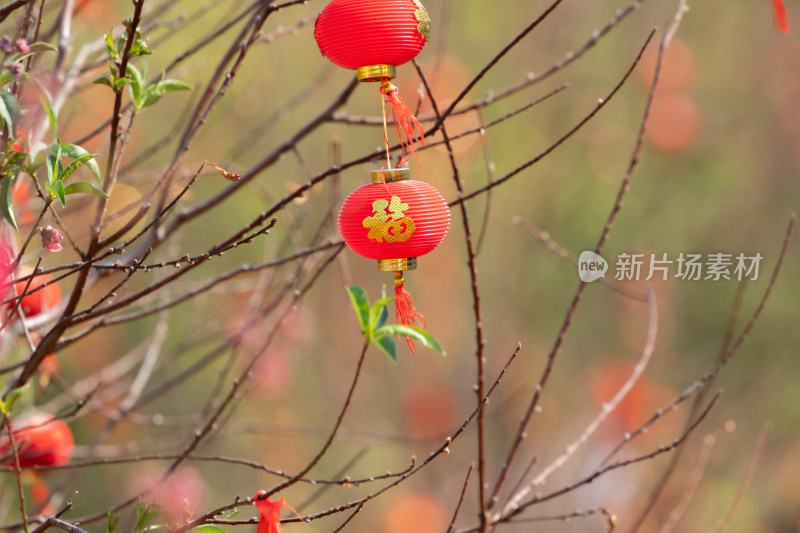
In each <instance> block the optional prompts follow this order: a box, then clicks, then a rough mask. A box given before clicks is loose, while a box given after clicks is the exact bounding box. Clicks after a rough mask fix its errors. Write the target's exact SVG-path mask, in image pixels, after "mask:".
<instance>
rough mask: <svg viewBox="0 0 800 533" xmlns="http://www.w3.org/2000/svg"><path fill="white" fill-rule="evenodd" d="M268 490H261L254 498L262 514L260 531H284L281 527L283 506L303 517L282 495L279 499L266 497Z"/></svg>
mask: <svg viewBox="0 0 800 533" xmlns="http://www.w3.org/2000/svg"><path fill="white" fill-rule="evenodd" d="M266 494H267V493H266V491H263V490H260V491H258V492H257V493H256V495H255V498H253V503H254V504H255V506H256V509H258V512H259V513H260V514H261V516H260V517H259V519H258V530H257V531H258V533H283V528H282V527H281V508H283V507H286V508H287V509H290V510H291V511H292V512H293V513H294V514H295V515H296V516H297V517H298V518H302V517H301V516H300V515H299V514H298V513H297V511H295V510H294V507H292V506H291V505H289V504H288V503H286V500H285V499H284V498H283V496H281V499H280V500H278V501H272V500H270V499H269V498H267V497H266Z"/></svg>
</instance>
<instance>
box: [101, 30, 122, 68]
mask: <svg viewBox="0 0 800 533" xmlns="http://www.w3.org/2000/svg"><path fill="white" fill-rule="evenodd" d="M103 42H104V43H105V45H106V53H107V54H108V57H109V58H111V59H113V60H114V61H117V60H119V54H118V53H117V49H116V48H114V36H113V34H112V32H111V31H109V32H108V33H106V34H105V36H104V37H103Z"/></svg>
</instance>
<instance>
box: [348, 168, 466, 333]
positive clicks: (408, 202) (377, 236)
mask: <svg viewBox="0 0 800 533" xmlns="http://www.w3.org/2000/svg"><path fill="white" fill-rule="evenodd" d="M409 177H410V172H409V171H408V169H407V168H400V169H394V170H384V171H381V170H376V171H373V172H372V183H371V184H369V185H364V186H362V187H359V188H358V189H356V190H355V191H353V192H352V193H351V194H350V196H348V197H347V199H346V200H345V201H344V205H342V209H341V211H340V212H339V231H340V232H341V234H342V237H344V240H345V242H346V243H347V245H348V246H349V247H350V248H351V249H352V250H353V251H354V252H356V253H357V254H359V255H361V256H363V257H366V258H368V259H376V260H377V261H378V268H379V270H380V271H381V272H394V274H395V282H394V283H395V305H396V307H397V313H396V316H397V321H398V322H399V323H401V324H414V323H415V321H416V319H417V318H419V319H421V320H422V321H423V324H424V317H423V316H422V315H421V314H420V313H418V312H417V310H416V309H415V308H414V302H413V300H412V299H411V296H410V295H409V294H408V291H406V289H405V281H404V279H403V271H404V270H414V269H416V268H417V257H419V256H421V255H425V254H427V253H428V252H430V251H432V250H433V249H434V248H436V247H437V246H438V245H439V243H440V242H442V239H444V236H445V235H446V234H447V229H448V227H449V226H450V209H449V208H448V207H447V202H446V201H445V199H444V198H443V197H442V195H441V194H439V191H437V190H436V189H435V188H433V187H431V186H430V185H428V184H427V183H425V182H422V181H417V180H411V179H409ZM384 180H385V181H384ZM410 345H412V344H411V343H410Z"/></svg>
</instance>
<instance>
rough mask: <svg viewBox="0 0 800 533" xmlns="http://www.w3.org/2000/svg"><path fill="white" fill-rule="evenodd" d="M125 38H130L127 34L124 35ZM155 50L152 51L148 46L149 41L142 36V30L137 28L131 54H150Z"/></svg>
mask: <svg viewBox="0 0 800 533" xmlns="http://www.w3.org/2000/svg"><path fill="white" fill-rule="evenodd" d="M124 37H125V39H127V38H128V36H127V35H124ZM152 53H153V52H151V51H150V48H148V47H147V43H146V42H145V41H144V39H143V38H142V32H141V31H140V30H139V29H138V28H137V29H136V33H135V34H134V37H133V43H132V44H131V51H130V54H131V55H132V56H133V57H138V56H149V55H150V54H152Z"/></svg>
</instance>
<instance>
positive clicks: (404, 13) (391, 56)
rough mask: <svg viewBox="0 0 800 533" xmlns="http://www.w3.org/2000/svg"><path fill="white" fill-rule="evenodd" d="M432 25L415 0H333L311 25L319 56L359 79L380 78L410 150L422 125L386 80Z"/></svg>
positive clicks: (419, 137)
mask: <svg viewBox="0 0 800 533" xmlns="http://www.w3.org/2000/svg"><path fill="white" fill-rule="evenodd" d="M430 28H431V20H430V17H428V12H427V11H426V10H425V8H424V7H422V4H421V3H420V2H419V0H331V2H330V3H329V4H328V5H327V6H325V8H324V9H323V10H322V12H321V13H320V14H319V16H318V17H317V21H316V23H315V24H314V38H315V39H316V40H317V44H318V45H319V50H320V52H321V53H322V55H323V56H325V57H327V58H328V59H329V60H330V61H331V62H333V63H334V64H336V65H338V66H340V67H343V68H346V69H350V70H356V71H357V75H358V79H359V81H377V82H380V83H381V93H382V94H383V95H384V97H385V100H386V102H389V103H390V104H391V105H392V116H393V119H394V124H395V127H396V128H397V134H398V136H399V137H400V142H401V144H402V147H403V148H404V149H407V150H408V152H409V154H412V153H413V154H414V155H416V150H415V148H414V141H419V142H422V144H425V138H424V135H423V133H422V131H423V130H422V125H421V124H420V123H419V121H417V119H416V117H414V114H413V113H411V111H410V110H409V109H408V107H406V105H405V103H403V100H402V99H401V98H400V96H399V95H398V91H397V87H396V86H394V85H393V84H392V83H391V82H390V80H392V79H394V77H395V75H396V68H395V67H396V66H397V65H402V64H403V63H407V62H408V61H411V60H412V59H414V57H415V56H416V55H417V54H418V53H419V52H420V50H422V47H423V46H425V43H426V42H428V38H429V37H430ZM415 128H416V131H414V130H415ZM387 143H388V141H387ZM402 162H403V161H401V164H402Z"/></svg>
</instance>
